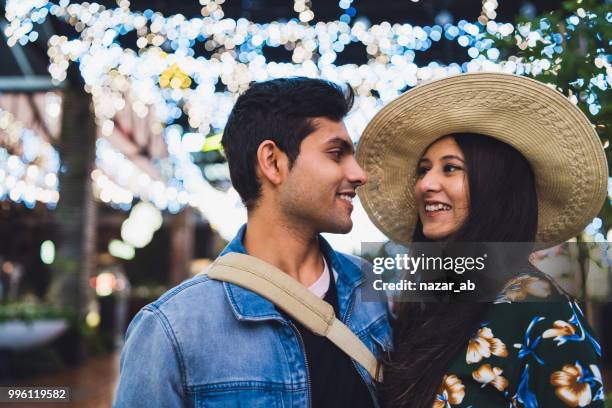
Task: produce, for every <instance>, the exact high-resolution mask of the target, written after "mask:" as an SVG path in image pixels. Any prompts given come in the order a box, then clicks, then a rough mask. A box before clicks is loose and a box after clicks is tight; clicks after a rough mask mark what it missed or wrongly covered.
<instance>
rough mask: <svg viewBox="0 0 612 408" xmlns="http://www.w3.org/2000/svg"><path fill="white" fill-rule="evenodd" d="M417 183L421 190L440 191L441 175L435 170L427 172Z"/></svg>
mask: <svg viewBox="0 0 612 408" xmlns="http://www.w3.org/2000/svg"><path fill="white" fill-rule="evenodd" d="M417 184H418V188H419V189H420V190H421V192H427V191H439V190H440V188H441V183H440V177H439V176H438V175H437V174H436V173H435V172H434V171H433V170H430V171H428V172H427V173H425V175H424V176H423V177H421V179H420V180H419V182H418V183H417Z"/></svg>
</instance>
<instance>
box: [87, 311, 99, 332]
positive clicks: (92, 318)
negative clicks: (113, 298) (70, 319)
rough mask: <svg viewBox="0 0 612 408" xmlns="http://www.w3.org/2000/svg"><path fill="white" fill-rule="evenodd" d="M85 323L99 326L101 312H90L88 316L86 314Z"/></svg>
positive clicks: (90, 325)
mask: <svg viewBox="0 0 612 408" xmlns="http://www.w3.org/2000/svg"><path fill="white" fill-rule="evenodd" d="M85 323H86V324H87V325H88V326H89V327H92V328H93V327H98V326H99V325H100V313H98V312H93V311H92V312H89V313H87V316H85Z"/></svg>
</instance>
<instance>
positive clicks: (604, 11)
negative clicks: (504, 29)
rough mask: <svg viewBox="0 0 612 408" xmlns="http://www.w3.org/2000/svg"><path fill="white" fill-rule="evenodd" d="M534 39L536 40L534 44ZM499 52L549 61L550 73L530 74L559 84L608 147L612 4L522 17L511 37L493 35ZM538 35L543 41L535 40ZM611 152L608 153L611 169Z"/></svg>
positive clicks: (589, 0) (611, 210) (607, 210)
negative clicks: (533, 16) (529, 17)
mask: <svg viewBox="0 0 612 408" xmlns="http://www.w3.org/2000/svg"><path fill="white" fill-rule="evenodd" d="M529 36H531V41H529ZM488 37H489V38H491V39H493V40H494V44H495V46H496V47H497V48H498V49H499V50H500V56H501V59H503V60H506V59H510V60H512V59H513V58H517V59H518V58H520V59H521V61H523V62H533V61H535V62H536V63H537V61H538V60H539V61H543V60H547V61H548V62H545V63H544V67H547V66H548V65H549V66H548V67H547V68H546V69H535V70H532V71H531V72H525V73H524V75H528V76H531V77H533V78H536V79H538V80H539V81H541V82H544V83H550V84H554V85H555V86H556V88H557V89H558V90H560V91H561V92H562V93H563V94H565V95H567V96H568V97H572V99H573V98H575V99H574V101H575V102H576V103H577V105H578V107H579V108H580V109H581V110H582V112H584V114H585V115H586V116H587V117H588V118H589V120H590V121H591V123H593V124H594V125H595V128H596V130H597V133H598V135H599V136H600V138H601V140H602V143H603V145H604V146H606V147H607V146H608V145H609V143H610V142H611V141H610V138H612V134H611V132H610V129H611V126H612V100H611V94H610V87H611V85H612V84H611V83H610V78H611V77H612V69H611V68H610V62H611V56H610V46H609V42H610V39H611V38H612V6H611V2H610V1H609V0H606V1H596V0H578V1H577V0H566V1H564V2H563V3H562V6H561V8H560V9H558V10H555V11H552V12H549V13H546V14H544V15H542V16H538V17H535V18H533V19H527V18H525V17H519V18H517V24H516V29H515V31H514V33H513V34H512V35H510V36H506V37H502V36H501V35H499V34H493V35H489V36H488ZM534 37H536V38H537V37H539V39H537V40H535V44H534ZM610 149H611V148H607V149H606V155H607V157H608V166H609V167H610V168H612V152H611V151H610ZM601 217H602V219H603V221H604V226H605V227H609V226H610V225H612V205H610V202H609V201H608V200H607V201H606V205H605V206H604V208H603V210H602V212H601Z"/></svg>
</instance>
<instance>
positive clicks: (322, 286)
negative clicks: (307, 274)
mask: <svg viewBox="0 0 612 408" xmlns="http://www.w3.org/2000/svg"><path fill="white" fill-rule="evenodd" d="M329 280H330V273H329V268H328V267H327V262H326V261H325V257H323V273H322V274H321V276H319V279H317V281H316V282H315V283H313V284H312V285H310V286H309V287H308V290H309V291H311V292H312V293H314V294H315V295H317V296H318V297H320V298H321V299H323V298H324V297H325V294H326V293H327V290H328V289H329Z"/></svg>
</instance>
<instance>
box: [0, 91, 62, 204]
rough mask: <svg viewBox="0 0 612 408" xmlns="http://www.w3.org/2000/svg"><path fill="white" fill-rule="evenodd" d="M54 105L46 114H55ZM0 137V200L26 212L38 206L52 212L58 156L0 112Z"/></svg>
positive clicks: (39, 139) (36, 136) (14, 119)
mask: <svg viewBox="0 0 612 408" xmlns="http://www.w3.org/2000/svg"><path fill="white" fill-rule="evenodd" d="M49 100H50V99H49V98H47V101H48V102H49ZM54 103H55V99H51V104H52V106H51V107H48V108H47V112H49V111H51V113H53V114H55V113H56V109H57V108H56V107H55V106H54V105H53V104H54ZM0 135H1V136H2V137H0V200H3V199H6V198H8V199H10V200H11V201H14V202H17V203H23V204H25V205H26V206H27V207H29V208H33V207H34V206H35V205H36V202H41V203H44V204H46V205H47V206H48V207H49V208H54V207H55V206H56V204H57V202H58V200H59V192H58V189H59V182H58V178H57V173H58V171H59V167H60V158H59V154H58V152H57V151H56V150H55V149H54V148H53V146H51V144H49V143H47V142H46V141H44V140H43V139H42V138H41V137H40V136H39V135H38V134H36V133H35V132H34V131H33V130H31V129H28V128H26V127H25V126H24V125H23V124H22V123H21V122H20V121H18V120H17V119H16V118H15V116H14V115H13V114H12V113H10V112H9V111H6V110H4V109H1V108H0ZM17 152H20V153H19V154H17Z"/></svg>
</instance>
